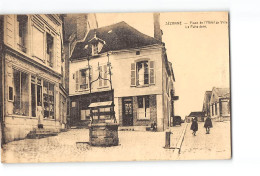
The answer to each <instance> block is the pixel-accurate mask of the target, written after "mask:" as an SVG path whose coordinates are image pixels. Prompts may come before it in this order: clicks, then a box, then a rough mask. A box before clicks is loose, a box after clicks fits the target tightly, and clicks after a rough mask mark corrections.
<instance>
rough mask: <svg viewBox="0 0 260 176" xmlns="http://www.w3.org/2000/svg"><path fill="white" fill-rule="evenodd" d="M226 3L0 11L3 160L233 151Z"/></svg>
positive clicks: (149, 157)
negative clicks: (212, 8)
mask: <svg viewBox="0 0 260 176" xmlns="http://www.w3.org/2000/svg"><path fill="white" fill-rule="evenodd" d="M229 24H230V22H229V12H227V11H216V12H153V13H152V12H149V13H78V14H77V13H68V14H61V13H60V14H4V15H0V71H1V74H0V75H1V76H0V123H1V126H0V128H1V162H2V163H50V162H96V161H155V160H229V159H231V158H232V147H231V146H232V142H231V141H232V140H231V138H232V134H231V126H232V125H231V122H232V121H233V119H232V117H233V116H232V111H231V109H232V108H231V104H232V103H231V89H230V85H231V74H230V66H231V65H230V46H229V44H230V39H229V34H230V31H229Z"/></svg>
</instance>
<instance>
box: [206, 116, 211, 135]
mask: <svg viewBox="0 0 260 176" xmlns="http://www.w3.org/2000/svg"><path fill="white" fill-rule="evenodd" d="M204 127H205V128H206V134H209V131H210V128H212V127H213V125H212V121H211V118H210V117H207V118H206V120H205V123H204Z"/></svg>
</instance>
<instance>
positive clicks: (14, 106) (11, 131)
mask: <svg viewBox="0 0 260 176" xmlns="http://www.w3.org/2000/svg"><path fill="white" fill-rule="evenodd" d="M4 79H5V92H4V95H5V97H4V101H5V112H4V138H5V141H6V142H9V141H12V140H17V139H23V138H25V137H26V136H27V134H28V133H29V132H30V131H32V130H33V129H36V128H44V129H53V130H57V131H59V130H60V129H61V126H62V125H61V124H62V123H65V121H63V122H61V121H60V118H59V115H60V114H59V109H60V107H63V106H60V101H59V100H60V98H61V96H60V95H59V92H60V88H59V82H60V76H59V74H54V72H51V71H50V70H48V69H46V70H44V69H42V68H40V67H38V66H37V64H32V63H30V62H26V61H25V60H23V58H19V57H15V56H14V55H12V54H8V53H6V55H5V77H4ZM63 98H64V99H66V96H65V97H63ZM64 101H65V100H64ZM65 102H66V101H65ZM64 107H65V105H64Z"/></svg>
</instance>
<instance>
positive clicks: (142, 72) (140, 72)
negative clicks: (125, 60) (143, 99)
mask: <svg viewBox="0 0 260 176" xmlns="http://www.w3.org/2000/svg"><path fill="white" fill-rule="evenodd" d="M136 67H137V85H145V84H149V72H148V61H142V62H137V64H136Z"/></svg>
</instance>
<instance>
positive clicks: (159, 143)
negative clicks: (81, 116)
mask: <svg viewBox="0 0 260 176" xmlns="http://www.w3.org/2000/svg"><path fill="white" fill-rule="evenodd" d="M183 128H184V125H183V126H181V127H174V128H172V129H171V130H172V132H173V134H172V136H171V140H172V142H173V143H172V146H174V145H176V143H177V141H176V140H177V139H178V138H179V137H180V134H181V132H182V130H183ZM88 141H89V130H88V129H71V130H70V131H68V132H63V133H60V134H59V135H58V136H54V137H48V138H42V139H25V140H20V141H13V142H10V143H8V144H6V145H4V147H3V149H4V150H5V151H4V152H3V155H2V160H3V162H7V163H9V162H12V159H13V158H15V159H16V160H18V161H19V162H68V161H74V162H77V161H78V162H82V161H118V160H120V161H134V160H171V159H174V157H173V149H164V146H165V132H141V131H119V144H120V145H119V146H114V147H91V146H89V145H88V144H87V143H77V144H76V142H88Z"/></svg>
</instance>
